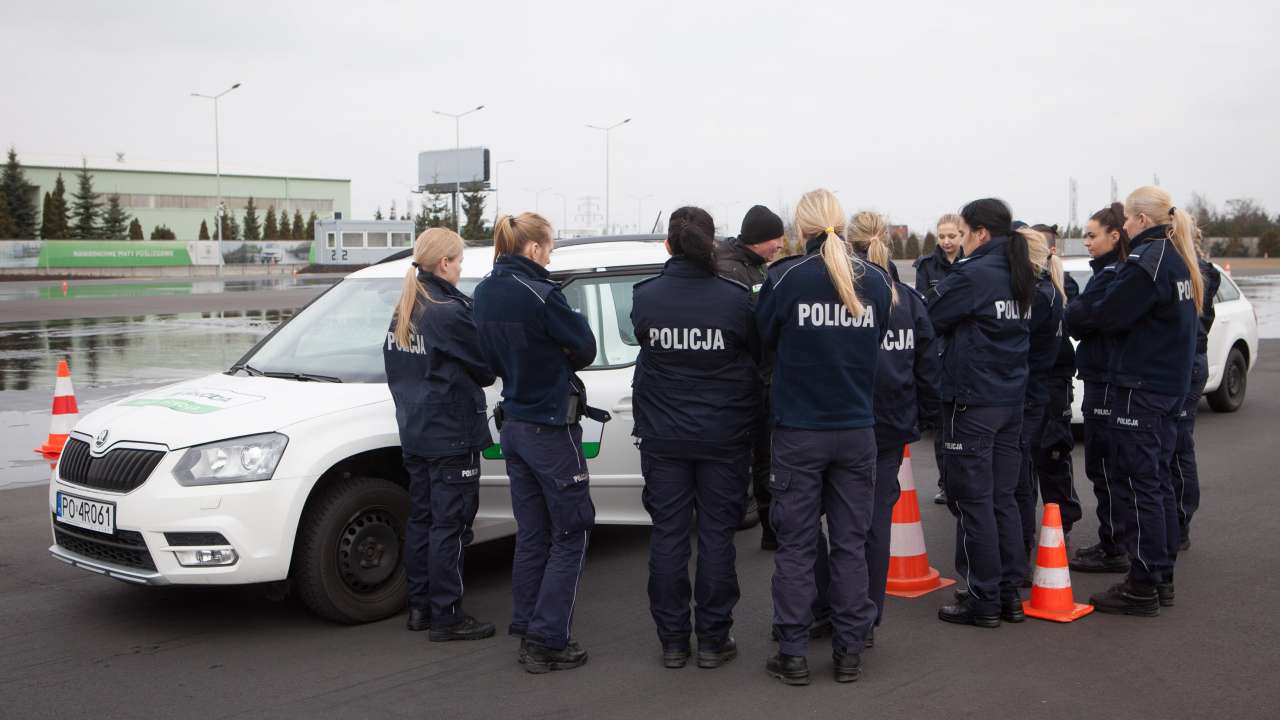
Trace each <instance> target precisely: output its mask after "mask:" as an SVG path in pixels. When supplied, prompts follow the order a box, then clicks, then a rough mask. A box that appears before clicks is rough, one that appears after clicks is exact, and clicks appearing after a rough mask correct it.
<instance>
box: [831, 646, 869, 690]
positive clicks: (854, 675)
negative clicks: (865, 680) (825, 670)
mask: <svg viewBox="0 0 1280 720" xmlns="http://www.w3.org/2000/svg"><path fill="white" fill-rule="evenodd" d="M831 659H832V660H833V661H835V670H836V682H838V683H851V682H855V681H857V679H858V678H859V677H861V676H862V656H861V655H858V654H857V653H851V652H846V651H844V650H836V651H835V652H833V653H832V654H831Z"/></svg>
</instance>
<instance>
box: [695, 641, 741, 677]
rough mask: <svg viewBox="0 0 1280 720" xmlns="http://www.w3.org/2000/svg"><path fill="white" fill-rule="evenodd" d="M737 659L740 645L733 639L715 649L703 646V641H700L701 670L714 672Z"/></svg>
mask: <svg viewBox="0 0 1280 720" xmlns="http://www.w3.org/2000/svg"><path fill="white" fill-rule="evenodd" d="M736 657H738V643H737V642H735V641H734V639H733V638H732V637H730V638H729V639H727V640H725V641H724V642H722V643H720V645H718V646H715V647H709V646H707V645H703V644H702V641H701V640H699V641H698V667H700V668H704V669H707V670H713V669H715V668H718V667H720V666H721V665H724V664H725V663H727V662H729V661H730V660H732V659H734V658H736Z"/></svg>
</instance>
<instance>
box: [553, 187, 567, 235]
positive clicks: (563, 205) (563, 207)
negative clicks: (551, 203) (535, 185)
mask: <svg viewBox="0 0 1280 720" xmlns="http://www.w3.org/2000/svg"><path fill="white" fill-rule="evenodd" d="M555 196H556V197H558V198H560V229H559V230H557V231H556V237H560V235H561V234H563V233H564V229H565V228H567V227H569V198H567V197H565V194H564V193H555Z"/></svg>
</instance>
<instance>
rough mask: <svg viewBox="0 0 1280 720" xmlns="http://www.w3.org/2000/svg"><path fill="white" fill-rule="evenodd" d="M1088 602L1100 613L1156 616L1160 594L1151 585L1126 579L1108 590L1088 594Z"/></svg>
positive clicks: (1158, 611) (1158, 609)
mask: <svg viewBox="0 0 1280 720" xmlns="http://www.w3.org/2000/svg"><path fill="white" fill-rule="evenodd" d="M1089 602H1090V603H1091V604H1092V605H1093V607H1094V608H1095V609H1096V610H1097V611H1098V612H1102V613H1111V614H1113V615H1137V616H1139V617H1156V616H1157V615H1159V614H1160V596H1159V595H1158V594H1157V593H1156V588H1155V586H1153V585H1144V584H1140V583H1136V582H1134V581H1133V580H1132V579H1126V580H1125V581H1124V582H1122V583H1118V584H1116V585H1112V586H1111V587H1110V588H1109V589H1108V590H1106V591H1104V592H1100V593H1094V594H1093V595H1090V596H1089Z"/></svg>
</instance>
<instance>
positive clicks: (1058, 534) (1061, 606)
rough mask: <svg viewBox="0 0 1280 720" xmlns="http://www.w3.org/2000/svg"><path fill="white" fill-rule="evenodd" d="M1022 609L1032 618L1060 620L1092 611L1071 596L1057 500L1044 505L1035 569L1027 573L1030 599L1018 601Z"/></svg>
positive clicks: (1089, 607) (1064, 621)
mask: <svg viewBox="0 0 1280 720" xmlns="http://www.w3.org/2000/svg"><path fill="white" fill-rule="evenodd" d="M1022 611H1023V612H1025V613H1026V614H1027V615H1029V616H1031V617H1034V618H1040V619H1041V620H1053V621H1055V622H1063V623H1067V622H1071V621H1072V620H1078V619H1080V618H1082V617H1084V616H1085V615H1088V614H1089V613H1091V612H1093V606H1092V605H1085V604H1083V603H1078V602H1076V601H1075V598H1073V597H1072V596H1071V569H1070V568H1068V567H1067V544H1066V541H1065V538H1064V537H1063V535H1062V511H1061V510H1059V509H1058V503H1046V504H1045V506H1044V520H1042V521H1041V523H1040V548H1039V549H1038V550H1036V568H1035V572H1034V573H1032V575H1031V599H1030V600H1024V601H1023V602H1022Z"/></svg>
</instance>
